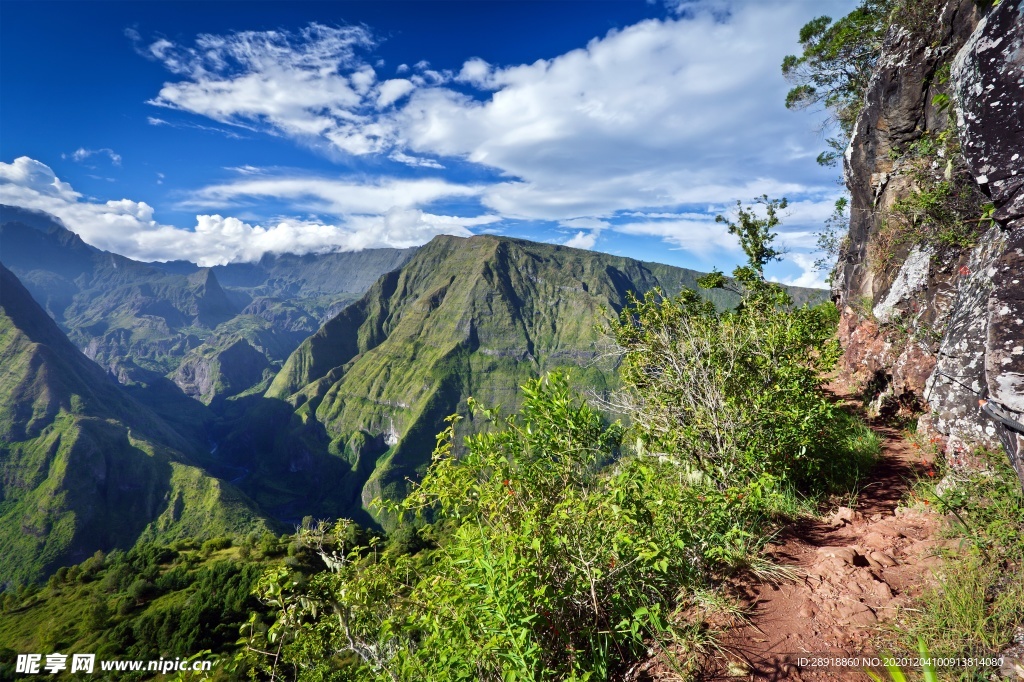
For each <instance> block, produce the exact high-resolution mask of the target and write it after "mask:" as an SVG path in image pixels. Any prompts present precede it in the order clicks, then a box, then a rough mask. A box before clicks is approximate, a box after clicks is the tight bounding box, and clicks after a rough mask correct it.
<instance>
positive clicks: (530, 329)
mask: <svg viewBox="0 0 1024 682" xmlns="http://www.w3.org/2000/svg"><path fill="white" fill-rule="evenodd" d="M699 274H700V273H696V272H692V271H686V270H682V269H679V268H670V267H669V266H651V265H650V264H645V263H641V262H639V261H635V260H631V259H627V258H618V257H615V256H609V255H605V254H599V253H594V252H590V251H581V250H577V249H571V248H566V247H561V246H553V245H547V244H537V243H531V242H526V241H520V240H513V239H506V238H498V237H492V236H478V237H472V238H469V239H463V238H457V237H437V238H435V239H434V240H433V241H431V242H430V243H429V244H428V245H426V246H424V247H422V248H421V249H420V250H419V251H418V252H417V253H416V255H415V256H414V257H413V258H412V259H411V260H410V261H409V262H408V263H406V264H405V266H404V267H403V268H402V269H401V270H399V271H396V272H392V273H389V274H387V275H384V276H383V277H381V278H380V279H379V280H378V281H377V283H376V284H374V285H373V287H371V289H370V290H369V291H368V292H367V293H366V295H365V296H364V297H363V298H362V299H360V300H359V301H358V302H357V303H355V304H353V305H351V306H349V307H348V308H346V309H345V310H344V311H342V312H341V313H340V314H339V315H338V316H337V317H335V318H334V319H332V320H331V321H330V322H328V323H327V324H325V325H324V326H323V328H321V329H320V330H319V331H318V332H317V333H316V334H314V335H313V336H311V337H310V338H309V339H307V340H306V341H305V342H303V344H302V345H301V346H300V347H299V348H298V349H296V351H295V352H294V353H292V355H291V356H290V357H289V358H288V361H287V362H286V363H285V364H284V367H283V368H282V370H281V371H280V373H279V374H278V375H277V377H275V379H274V381H273V383H272V384H271V386H270V389H269V390H268V391H267V394H266V396H267V398H268V399H271V400H276V401H286V402H287V403H288V404H289V405H290V406H292V409H293V410H294V413H293V416H292V418H291V422H290V432H291V434H292V436H293V439H294V440H293V442H292V443H291V444H289V445H287V446H286V448H285V449H286V450H287V451H288V452H289V453H290V454H289V460H288V461H289V471H288V472H287V473H288V475H292V476H297V477H300V478H301V477H302V476H303V474H306V475H307V476H308V477H314V476H317V475H319V474H318V473H317V472H320V473H322V472H323V469H319V468H318V466H317V465H316V464H315V461H316V458H315V457H314V456H313V455H315V453H323V452H326V453H328V454H329V455H330V456H332V457H334V458H336V459H338V460H341V461H342V462H343V463H344V465H345V468H346V469H347V471H346V472H345V474H344V476H343V477H341V479H339V480H337V481H336V484H335V486H334V490H335V492H336V493H337V494H338V495H339V496H340V497H343V498H344V497H347V498H349V499H351V500H352V501H353V504H358V505H362V506H363V507H366V505H368V504H369V502H370V501H371V500H372V499H373V498H374V497H376V496H378V495H383V496H384V497H386V498H390V499H395V498H398V497H401V496H403V495H404V494H405V492H406V489H407V485H408V483H407V481H408V479H410V478H416V477H417V476H419V475H420V474H421V473H422V471H423V470H424V468H425V467H426V465H427V464H428V462H429V460H430V453H431V451H432V449H433V446H434V441H435V436H436V434H437V433H438V431H440V430H441V428H442V427H443V420H444V417H446V416H447V415H449V414H452V413H455V412H457V411H459V412H464V411H465V410H464V406H465V399H466V398H467V397H469V396H473V397H475V398H477V399H479V400H481V401H483V402H484V403H487V404H501V405H502V406H504V407H505V408H507V409H512V408H514V407H516V404H517V401H518V395H519V394H518V387H519V386H520V385H521V384H522V383H524V382H525V381H526V380H527V379H529V378H531V377H535V376H537V375H539V374H542V373H544V372H547V371H549V370H551V369H554V368H557V367H572V368H573V375H574V377H575V381H576V382H577V383H578V384H579V385H580V386H583V387H587V388H590V389H594V390H598V391H601V390H606V389H607V388H609V387H610V382H612V381H614V378H613V372H612V371H611V370H612V369H613V365H612V364H610V363H609V362H605V363H603V364H602V363H601V362H599V359H600V356H601V352H602V344H603V339H602V337H601V335H600V333H599V332H598V330H597V327H598V325H599V323H600V321H601V320H602V312H601V311H602V309H607V310H610V311H617V310H620V309H621V308H622V306H623V305H624V304H625V303H626V300H627V294H628V292H630V291H633V292H638V293H640V294H642V293H643V292H646V291H648V290H650V289H652V288H654V287H660V288H662V289H663V290H664V291H666V292H668V293H670V294H675V293H677V292H678V291H679V289H680V287H681V286H694V285H695V282H696V278H697V277H698V276H699ZM714 295H715V296H718V300H716V303H717V304H719V305H722V306H726V305H730V304H731V303H732V302H733V300H734V299H732V296H733V295H732V294H730V293H727V292H721V291H718V292H714ZM467 427H468V428H471V425H468V424H467ZM279 450H280V448H279ZM296 453H299V454H301V455H302V456H298V457H297V456H296ZM335 475H336V474H335ZM354 493H355V494H354ZM254 494H256V495H257V496H258V495H259V492H258V491H256V492H254ZM350 513H354V512H350Z"/></svg>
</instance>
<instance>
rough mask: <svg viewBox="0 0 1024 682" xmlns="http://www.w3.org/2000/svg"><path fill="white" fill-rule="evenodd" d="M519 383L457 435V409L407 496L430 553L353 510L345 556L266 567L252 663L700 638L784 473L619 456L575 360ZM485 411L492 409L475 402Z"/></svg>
mask: <svg viewBox="0 0 1024 682" xmlns="http://www.w3.org/2000/svg"><path fill="white" fill-rule="evenodd" d="M523 391H524V400H523V407H522V410H521V412H520V414H518V415H515V416H512V417H508V418H506V419H502V420H498V421H497V425H498V426H499V428H498V429H497V430H495V431H491V432H486V433H481V434H478V435H475V436H471V437H468V438H466V440H465V445H464V448H462V449H461V451H459V452H456V447H455V443H454V439H455V428H454V420H453V423H452V425H451V426H450V427H449V429H448V430H447V431H446V432H445V433H443V434H442V435H441V437H440V439H439V442H438V448H437V450H436V452H435V454H434V461H433V464H432V466H431V468H430V471H429V472H428V474H427V476H426V477H425V478H424V480H423V482H422V483H421V485H420V486H418V487H417V488H415V489H414V491H413V493H412V494H411V495H410V496H409V497H408V498H407V499H406V500H405V501H404V502H402V503H401V504H399V505H397V506H396V507H395V511H396V512H398V513H405V514H417V515H418V516H420V517H421V518H423V517H429V518H432V519H434V527H435V528H436V529H441V530H440V532H442V534H443V540H442V541H441V543H440V546H439V547H438V548H437V549H436V550H433V551H431V552H429V554H428V556H427V557H422V556H421V557H413V556H410V555H407V554H398V553H391V552H388V553H379V552H377V551H376V549H375V548H374V546H373V545H372V544H371V545H367V546H361V547H355V548H350V546H349V545H348V544H347V543H345V542H344V541H342V540H340V535H341V534H342V532H343V531H344V528H345V527H344V526H343V525H342V526H339V529H338V530H337V531H336V532H335V536H336V540H335V542H334V544H333V545H332V546H331V548H330V549H322V555H323V556H324V557H325V561H327V562H328V564H329V565H331V567H332V569H333V570H332V571H331V572H328V573H323V574H320V575H317V576H314V577H313V578H311V579H310V580H309V582H308V583H306V584H303V583H302V582H301V581H297V580H295V579H294V578H293V577H292V576H291V575H289V574H288V572H287V571H284V570H278V571H272V572H269V573H268V574H266V575H265V576H264V579H263V581H262V582H261V584H260V595H261V598H262V599H263V601H264V603H266V604H267V605H268V606H270V607H271V608H274V609H276V610H277V618H276V620H275V623H274V625H272V626H271V627H270V628H269V629H267V630H265V631H261V630H260V628H259V624H258V623H257V622H255V621H254V623H253V626H252V627H250V628H249V629H248V630H247V632H246V635H247V636H246V638H245V640H244V641H245V643H246V644H247V646H248V647H249V648H248V650H247V654H246V655H245V656H243V658H244V659H245V660H246V661H247V662H248V663H249V665H250V666H251V668H252V669H253V670H262V673H261V674H267V673H268V672H269V671H270V670H272V669H275V668H278V667H279V666H281V665H287V666H288V667H289V668H290V667H291V666H295V667H296V669H297V670H299V671H300V672H299V675H298V677H300V678H302V679H323V678H327V677H330V676H331V675H334V674H340V675H341V676H342V677H341V679H348V678H347V677H346V675H351V676H352V677H361V678H380V679H410V680H418V679H465V680H477V679H482V680H488V679H495V680H497V679H577V680H582V679H590V678H593V679H605V678H607V677H608V676H609V675H610V674H611V673H612V672H613V671H614V670H616V669H617V667H618V666H619V665H621V664H622V663H623V662H625V661H628V660H631V659H632V658H633V657H635V656H636V655H638V654H639V653H640V652H641V651H643V650H644V649H645V648H646V647H647V645H648V642H649V641H650V638H652V637H654V638H655V639H656V640H662V641H664V640H666V639H668V640H671V639H673V638H678V639H679V640H680V641H683V642H686V643H689V644H691V645H693V644H694V642H697V641H700V639H701V635H702V634H704V630H705V629H706V624H705V623H703V621H702V620H701V619H700V618H699V617H696V616H695V613H696V612H698V611H699V608H697V605H698V604H699V603H700V602H699V599H698V597H699V595H701V594H702V592H703V591H704V590H705V589H707V587H708V585H709V584H710V582H711V579H712V577H713V576H715V575H718V574H719V573H720V572H721V571H723V570H726V569H728V568H730V567H736V566H739V565H743V564H744V563H745V562H747V560H748V559H749V555H750V551H751V549H752V548H753V547H754V546H756V544H757V542H758V540H757V538H758V537H759V533H758V532H757V530H758V526H757V524H758V523H760V522H761V520H762V519H761V514H760V511H759V510H760V508H761V507H760V505H762V504H763V503H764V500H765V498H766V497H768V496H770V495H772V494H773V493H772V492H771V489H772V485H773V482H772V481H770V480H769V479H763V478H762V479H758V480H756V481H752V482H750V483H749V484H748V485H746V486H745V487H729V488H726V489H719V488H717V487H715V486H708V485H703V484H701V483H700V482H699V481H691V480H690V479H689V478H687V477H686V475H685V471H684V470H683V469H680V468H679V467H678V466H677V465H675V464H673V463H671V462H667V461H659V460H658V459H655V458H649V457H635V456H633V457H626V458H625V459H617V458H619V457H620V447H621V440H622V437H623V429H622V427H620V426H618V425H615V424H612V425H608V424H606V423H605V422H604V420H603V419H602V418H601V416H600V415H599V414H598V413H597V412H596V411H594V410H593V408H591V407H589V406H588V405H587V404H586V403H583V402H582V401H581V400H580V399H579V398H578V397H577V396H576V395H575V394H574V393H573V392H572V391H571V390H570V388H569V383H568V381H567V380H566V378H565V377H564V376H562V375H558V374H553V375H549V376H548V377H546V378H544V379H541V380H537V381H534V382H530V383H528V384H527V385H526V386H524V388H523ZM474 414H475V415H476V416H477V417H478V418H485V419H496V415H495V413H494V412H493V411H491V410H485V409H483V408H481V407H480V406H479V405H475V406H474ZM612 461H617V464H616V465H615V466H614V467H613V468H612V469H611V470H606V469H605V468H604V467H603V466H602V465H605V464H607V463H609V462H612ZM318 544H320V545H321V547H322V542H320V541H318ZM346 550H347V551H346ZM684 609H688V610H690V613H689V614H688V617H687V618H684V617H683V616H682V612H683V610H684ZM323 614H330V615H323ZM275 650H276V651H277V652H278V653H277V654H275V655H273V656H272V657H270V658H267V657H265V656H261V655H259V654H258V652H274V651H275ZM261 666H263V667H262V668H261ZM346 670H347V672H345V671H346Z"/></svg>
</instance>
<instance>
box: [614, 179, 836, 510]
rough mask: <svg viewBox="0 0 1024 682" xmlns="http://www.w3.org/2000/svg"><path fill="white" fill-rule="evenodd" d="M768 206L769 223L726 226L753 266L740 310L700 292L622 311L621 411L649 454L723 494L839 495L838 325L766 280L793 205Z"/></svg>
mask: <svg viewBox="0 0 1024 682" xmlns="http://www.w3.org/2000/svg"><path fill="white" fill-rule="evenodd" d="M758 203H761V204H763V205H765V206H766V208H767V210H766V216H765V217H763V218H759V217H757V216H756V215H755V214H754V213H753V211H750V210H745V209H743V208H742V207H741V208H740V211H739V221H738V223H735V224H734V223H731V222H729V221H727V220H726V219H724V218H721V217H720V221H721V222H726V223H727V224H728V225H729V228H730V232H732V233H733V234H737V235H738V236H739V237H740V243H741V245H742V247H743V250H744V251H745V252H746V253H747V256H748V264H747V265H746V266H742V267H739V268H737V269H736V270H735V271H734V273H733V274H734V277H735V279H736V281H737V282H739V283H740V284H741V285H742V286H743V287H744V291H743V297H742V299H741V302H740V305H739V306H738V307H737V308H736V309H735V310H731V311H724V312H718V311H716V310H715V309H714V307H713V306H710V305H708V304H707V303H706V302H704V301H703V300H701V299H700V298H698V297H697V296H696V295H695V294H693V293H692V292H683V293H682V294H681V295H680V296H679V297H677V298H676V299H667V298H664V297H662V296H660V295H659V294H657V293H654V292H652V293H648V294H647V295H646V296H645V297H644V298H643V299H642V300H641V299H636V298H634V299H633V303H632V305H631V306H630V307H628V308H626V309H625V310H623V311H622V313H621V315H620V316H619V318H618V321H617V322H616V324H615V325H614V326H613V329H612V332H613V334H614V337H615V341H616V343H617V344H618V345H619V347H620V348H621V349H622V352H623V354H624V355H623V363H622V368H621V372H622V376H623V380H624V384H625V386H626V390H624V391H623V392H621V393H620V394H619V398H618V404H619V407H620V408H621V409H622V410H623V411H625V412H626V414H628V415H629V417H630V418H631V419H632V421H633V422H634V423H635V424H636V425H637V426H638V428H639V431H640V433H641V436H640V437H641V438H642V439H643V441H644V444H645V448H647V449H648V450H650V451H652V452H663V453H666V454H669V455H671V456H672V457H676V458H679V459H680V460H683V461H686V462H688V463H689V464H690V465H692V466H693V467H695V468H696V470H697V471H699V472H701V474H702V475H705V476H710V477H712V478H714V479H715V480H718V481H720V482H721V483H722V484H723V485H725V484H728V483H731V482H733V481H736V480H746V479H749V478H756V477H757V476H760V475H770V476H776V477H779V478H781V479H786V480H791V481H793V482H794V483H796V484H798V485H799V486H801V487H802V488H803V489H805V490H810V489H819V490H820V489H822V488H827V487H828V486H829V485H831V484H832V483H833V481H830V480H828V477H826V476H825V475H826V474H827V473H828V472H829V471H830V470H831V468H832V467H833V461H834V459H833V458H832V457H830V452H829V447H830V446H829V445H827V444H831V443H834V442H835V438H834V436H835V434H836V433H837V430H838V428H839V424H840V421H839V420H838V419H837V417H836V411H835V408H834V406H833V403H832V401H831V400H829V398H828V396H827V395H826V394H825V392H824V390H823V389H822V381H823V380H822V374H823V372H826V371H828V370H829V369H831V367H832V366H833V365H834V363H835V361H836V359H837V358H838V353H839V348H838V345H837V342H836V341H835V340H834V339H833V334H834V329H835V325H836V322H837V314H836V310H835V306H833V305H831V304H822V305H820V306H817V307H813V308H810V307H801V308H793V307H792V306H791V300H790V298H789V297H788V295H787V294H786V292H785V290H784V289H783V288H782V287H780V286H779V285H777V284H773V283H770V282H767V281H766V280H765V279H764V275H763V267H764V264H765V263H767V262H768V261H770V260H772V259H774V258H777V257H778V251H776V250H775V249H774V248H772V246H771V238H772V233H771V230H772V228H774V227H775V226H776V225H777V224H778V222H779V219H778V216H777V212H776V209H777V208H783V207H784V206H785V201H784V200H783V201H781V202H779V201H768V200H767V197H762V198H761V199H760V200H759V201H758ZM709 283H711V282H709Z"/></svg>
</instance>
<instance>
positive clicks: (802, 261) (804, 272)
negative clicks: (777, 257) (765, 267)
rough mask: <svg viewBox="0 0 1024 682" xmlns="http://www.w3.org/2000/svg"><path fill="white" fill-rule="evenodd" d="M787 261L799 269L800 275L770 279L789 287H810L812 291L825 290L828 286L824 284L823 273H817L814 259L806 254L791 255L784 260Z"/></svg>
mask: <svg viewBox="0 0 1024 682" xmlns="http://www.w3.org/2000/svg"><path fill="white" fill-rule="evenodd" d="M786 260H787V261H789V262H791V263H792V264H793V265H795V266H797V268H799V269H800V271H801V272H800V274H799V275H798V276H797V277H782V278H779V277H772V278H771V279H772V280H773V281H776V282H781V283H782V284H788V285H790V286H797V287H811V288H813V289H827V288H828V284H826V283H825V279H824V273H822V272H819V271H818V269H817V268H816V267H815V266H814V261H815V258H814V257H813V256H812V255H810V254H806V253H791V254H789V255H788V256H787V258H786Z"/></svg>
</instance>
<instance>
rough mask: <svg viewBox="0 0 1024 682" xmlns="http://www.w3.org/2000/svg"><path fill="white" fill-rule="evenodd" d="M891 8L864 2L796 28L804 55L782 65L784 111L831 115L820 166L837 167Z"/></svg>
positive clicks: (887, 1) (884, 1) (887, 2)
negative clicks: (833, 132)
mask: <svg viewBox="0 0 1024 682" xmlns="http://www.w3.org/2000/svg"><path fill="white" fill-rule="evenodd" d="M891 6H892V1H891V0H864V2H862V3H861V4H860V5H859V6H858V7H857V8H856V9H854V10H853V11H852V12H850V13H849V14H847V15H846V16H844V17H842V18H841V19H839V20H838V21H835V22H833V20H832V19H831V17H827V16H821V17H818V18H816V19H813V20H811V21H809V22H807V24H805V25H804V26H803V28H801V29H800V45H801V46H802V47H803V53H802V54H800V55H788V56H786V58H785V59H783V61H782V74H783V75H784V76H785V77H786V80H788V81H789V82H790V83H792V84H793V88H792V89H791V90H790V91H789V93H788V94H787V95H786V107H787V108H789V109H805V108H808V107H811V106H816V105H820V106H822V107H823V108H825V109H827V110H828V111H829V112H830V113H831V115H832V118H831V119H830V121H829V123H830V124H831V125H833V126H836V127H838V129H839V135H838V136H836V137H831V138H828V139H827V144H828V146H829V150H828V151H825V152H822V153H821V154H820V155H819V156H818V163H820V164H822V165H824V166H834V165H835V164H836V162H837V161H838V159H839V157H840V156H841V155H842V153H843V150H844V149H845V148H846V144H847V142H848V140H849V138H850V135H851V133H852V131H853V126H854V124H855V123H856V121H857V116H858V114H860V110H861V108H862V107H863V106H864V97H863V96H864V91H865V89H866V88H867V85H868V81H870V80H871V74H872V71H873V70H874V67H875V62H877V60H878V56H879V54H880V53H881V51H882V38H883V37H884V36H885V31H886V29H887V28H888V21H887V19H888V15H889V10H890V8H891ZM827 125H828V124H827Z"/></svg>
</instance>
